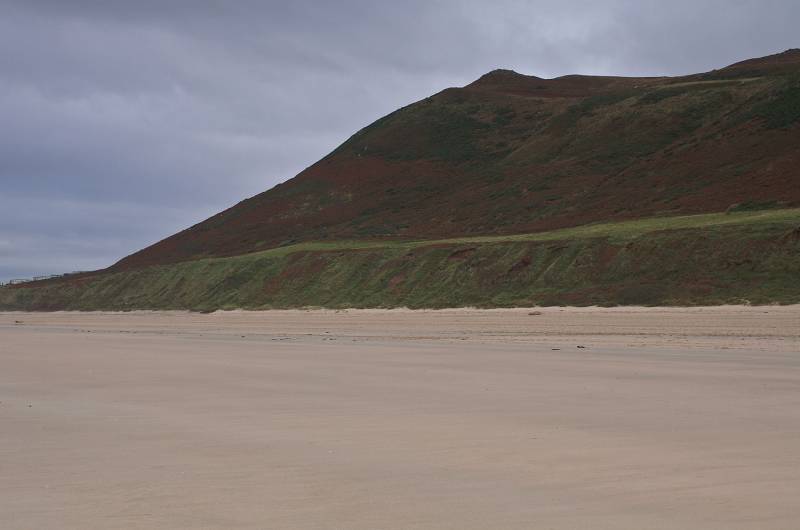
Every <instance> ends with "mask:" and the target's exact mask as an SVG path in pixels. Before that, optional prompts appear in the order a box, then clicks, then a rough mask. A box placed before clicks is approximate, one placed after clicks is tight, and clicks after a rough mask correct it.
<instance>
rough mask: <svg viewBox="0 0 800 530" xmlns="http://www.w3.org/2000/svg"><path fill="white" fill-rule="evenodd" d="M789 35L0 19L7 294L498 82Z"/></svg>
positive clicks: (58, 12)
mask: <svg viewBox="0 0 800 530" xmlns="http://www.w3.org/2000/svg"><path fill="white" fill-rule="evenodd" d="M798 27H800V2H798V1H797V0H775V1H769V0H760V1H757V0H752V1H750V0H719V1H713V0H710V1H703V0H692V1H688V0H687V1H682V0H672V1H670V2H664V1H661V0H659V1H647V0H636V1H633V0H631V1H606V2H604V1H601V0H594V1H586V2H583V1H569V0H561V1H558V2H555V1H547V2H545V1H528V2H524V1H508V2H501V1H492V2H489V1H482V2H478V1H475V2H473V1H468V0H467V1H464V0H462V1H435V0H429V1H393V2H389V1H386V2H382V1H363V2H362V1H334V0H319V1H292V2H286V1H285V0H284V1H280V2H278V1H269V0H265V1H259V2H257V1H245V0H237V1H233V0H220V1H203V0H193V1H188V0H187V1H169V0H137V1H127V0H126V1H113V0H94V1H90V0H86V1H81V0H51V1H46V0H22V1H18V2H17V1H8V0H0V281H2V280H8V279H10V278H16V277H30V276H33V275H39V274H48V273H57V272H64V271H71V270H85V269H96V268H101V267H105V266H107V265H110V264H111V263H113V262H114V261H116V260H117V259H119V258H121V257H122V256H124V255H127V254H129V253H131V252H132V251H135V250H138V249H140V248H142V247H145V246H147V245H149V244H151V243H154V242H155V241H158V240H159V239H162V238H164V237H166V236H168V235H170V234H172V233H174V232H176V231H178V230H180V229H182V228H185V227H187V226H190V225H192V224H194V223H196V222H198V221H201V220H203V219H204V218H206V217H208V216H209V215H211V214H213V213H216V212H217V211H219V210H221V209H223V208H226V207H228V206H230V205H232V204H234V203H236V202H238V201H239V200H241V199H243V198H245V197H248V196H251V195H254V194H256V193H259V192H261V191H263V190H265V189H268V188H270V187H272V186H274V185H275V184H277V183H278V182H281V181H283V180H286V179H288V178H291V177H292V176H294V175H295V174H297V173H298V172H299V171H300V170H302V169H303V168H304V167H306V166H308V165H310V164H312V163H314V162H315V161H316V160H318V159H319V158H321V157H322V156H324V155H325V154H326V153H328V152H329V151H331V150H332V149H333V148H334V147H335V146H336V145H338V144H339V143H341V142H342V141H344V140H345V139H347V137H348V136H350V135H351V134H352V133H354V132H355V131H356V130H358V129H359V128H361V127H363V126H365V125H367V124H369V123H370V122H372V121H373V120H375V119H377V118H379V117H380V116H382V115H384V114H387V113H388V112H391V111H392V110H394V109H396V108H397V107H400V106H402V105H405V104H408V103H410V102H412V101H415V100H418V99H421V98H423V97H425V96H428V95H430V94H432V93H435V92H438V91H439V90H441V89H443V88H446V87H448V86H461V85H464V84H466V83H468V82H470V81H472V80H474V79H475V78H477V77H479V76H480V75H481V74H483V73H485V72H487V71H489V70H493V69H495V68H510V69H514V70H516V71H518V72H521V73H525V74H532V75H538V76H541V77H554V76H559V75H564V74H570V73H585V74H619V75H663V74H667V75H674V74H684V73H694V72H698V71H706V70H710V69H713V68H716V67H721V66H724V65H727V64H729V63H732V62H735V61H738V60H741V59H745V58H750V57H756V56H762V55H767V54H771V53H776V52H780V51H783V50H784V49H787V48H792V47H798V46H800V36H798Z"/></svg>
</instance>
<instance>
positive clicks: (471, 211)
mask: <svg viewBox="0 0 800 530" xmlns="http://www.w3.org/2000/svg"><path fill="white" fill-rule="evenodd" d="M798 207H800V50H787V51H786V52H783V53H780V54H776V55H773V56H769V57H764V58H759V59H751V60H747V61H743V62H740V63H736V64H734V65H731V66H728V67H725V68H722V69H719V70H714V71H711V72H706V73H701V74H694V75H689V76H682V77H649V78H625V77H601V76H580V75H571V76H564V77H560V78H555V79H542V78H538V77H534V76H526V75H522V74H518V73H516V72H513V71H511V70H495V71H492V72H490V73H488V74H486V75H484V76H483V77H481V78H480V79H478V80H477V81H475V82H473V83H471V84H469V85H467V86H465V87H462V88H448V89H445V90H443V91H442V92H439V93H438V94H435V95H433V96H431V97H429V98H426V99H424V100H422V101H418V102H416V103H413V104H411V105H409V106H407V107H404V108H401V109H399V110H397V111H395V112H393V113H391V114H389V115H388V116H385V117H383V118H381V119H379V120H377V121H376V122H374V123H373V124H371V125H369V126H367V127H365V128H364V129H362V130H361V131H358V132H357V133H356V134H354V135H353V136H352V137H351V138H349V139H348V140H347V141H345V142H344V143H343V144H342V145H341V146H339V147H338V148H337V149H335V150H334V151H333V152H332V153H330V154H329V155H328V156H326V157H325V158H323V159H322V160H320V161H319V162H317V163H315V164H313V165H312V166H310V167H309V168H308V169H306V170H305V171H303V172H301V173H300V174H299V175H297V176H296V177H294V178H292V179H290V180H288V181H286V182H284V183H282V184H280V185H278V186H276V187H274V188H272V189H270V190H268V191H265V192H264V193H261V194H259V195H256V196H254V197H251V198H249V199H246V200H244V201H242V202H240V203H239V204H237V205H235V206H233V207H231V208H229V209H227V210H225V211H223V212H221V213H219V214H217V215H215V216H213V217H211V218H209V219H207V220H206V221H203V222H201V223H199V224H197V225H195V226H192V227H190V228H188V229H186V230H184V231H182V232H179V233H177V234H175V235H173V236H171V237H169V238H167V239H165V240H163V241H160V242H158V243H156V244H154V245H152V246H150V247H148V248H145V249H143V250H141V251H139V252H136V253H134V254H132V255H130V256H128V257H126V258H124V259H122V260H121V261H119V262H118V263H116V264H115V265H113V266H112V267H110V268H109V269H106V270H104V271H98V272H96V273H92V274H89V275H85V276H82V277H78V278H67V279H65V280H62V281H51V282H45V283H35V282H34V283H29V284H24V285H22V286H18V287H14V288H4V289H0V308H6V309H8V308H34V309H61V308H74V309H127V308H155V307H170V308H191V309H212V308H220V307H295V306H303V305H317V306H330V307H345V306H350V305H353V306H396V305H408V306H412V307H444V306H451V305H480V306H492V305H525V304H531V303H575V304H590V303H600V304H615V303H648V304H656V303H674V304H683V303H691V304H702V303H709V304H711V303H727V302H733V301H736V300H740V301H741V300H747V301H759V302H780V303H788V302H792V301H800V299H798V295H797V287H796V284H798V283H800V281H798V280H800V275H798V271H797V267H798V265H797V263H798V256H797V236H796V234H797V232H796V229H797V227H798V224H800V221H799V220H798V217H797V213H796V212H797V211H798V210H797V208H798ZM748 211H753V212H760V213H748ZM723 212H729V213H728V214H724V213H723ZM698 215H699V217H696V216H698ZM704 215H705V217H704ZM775 216H777V217H775ZM781 216H783V217H781ZM778 217H780V220H778ZM686 219H692V220H693V221H691V222H690V224H691V226H685V225H683V224H682V223H686V222H688V221H685V220H686ZM742 219H749V220H748V222H739V221H740V220H742ZM712 220H714V221H713V222H712ZM720 220H723V221H724V222H720ZM629 223H633V224H629ZM660 223H661V224H660ZM663 223H666V225H663ZM659 226H660V228H658V227H659ZM598 227H617V228H615V229H613V230H611V232H612V233H613V234H617V235H613V234H611V233H610V234H611V235H608V234H607V235H602V234H600V235H598V234H597V233H595V232H593V231H596V230H598ZM619 227H628V229H631V227H638V228H636V230H634V232H635V233H630V234H628V235H627V236H625V237H624V238H620V237H618V236H619ZM646 227H649V228H646ZM645 228H646V229H645ZM602 230H604V229H601V231H602ZM637 230H638V231H637ZM787 234H788V235H787ZM622 240H624V241H625V242H624V244H623V243H622V242H621V241H622Z"/></svg>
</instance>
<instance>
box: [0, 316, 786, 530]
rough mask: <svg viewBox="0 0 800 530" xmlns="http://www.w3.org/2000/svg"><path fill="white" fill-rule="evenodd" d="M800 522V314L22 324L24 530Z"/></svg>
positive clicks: (3, 365) (17, 392)
mask: <svg viewBox="0 0 800 530" xmlns="http://www.w3.org/2000/svg"><path fill="white" fill-rule="evenodd" d="M799 527H800V306H782V307H781V306H768V307H766V306H765V307H733V306H729V307H714V308H610V309H601V308H557V307H556V308H534V309H502V310H473V309H455V310H443V311H409V310H347V311H329V310H314V311H305V310H294V311H265V312H244V311H234V312H218V313H212V314H193V313H182V312H164V313H160V312H131V313H36V314H33V313H0V528H2V529H4V530H29V529H37V530H44V529H81V530H85V529H122V528H124V529H153V528H159V529H217V528H219V529H234V528H236V529H239V528H246V529H251V528H252V529H343V530H349V529H355V530H358V529H365V530H366V529H369V530H378V529H454V530H455V529H459V530H462V529H530V528H537V529H557V530H561V529H569V530H575V529H592V530H595V529H615V530H620V529H623V530H624V529H636V530H645V529H647V530H657V529H725V530H732V529H759V530H763V529H781V530H785V529H790V528H799Z"/></svg>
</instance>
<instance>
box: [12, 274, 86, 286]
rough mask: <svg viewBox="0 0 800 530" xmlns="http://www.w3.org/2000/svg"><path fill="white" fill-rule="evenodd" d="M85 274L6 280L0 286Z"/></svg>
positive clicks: (48, 275) (47, 275)
mask: <svg viewBox="0 0 800 530" xmlns="http://www.w3.org/2000/svg"><path fill="white" fill-rule="evenodd" d="M85 272H88V271H72V272H65V273H64V274H45V275H43V276H34V277H33V278H14V279H12V280H8V281H7V282H1V281H0V286H3V285H19V284H21V283H28V282H38V281H40V280H52V279H53V278H64V277H65V276H74V275H76V274H83V273H85Z"/></svg>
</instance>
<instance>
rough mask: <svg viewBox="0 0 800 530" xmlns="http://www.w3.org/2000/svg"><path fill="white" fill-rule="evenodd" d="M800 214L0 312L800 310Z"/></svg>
mask: <svg viewBox="0 0 800 530" xmlns="http://www.w3.org/2000/svg"><path fill="white" fill-rule="evenodd" d="M798 279H800V210H796V209H795V210H772V211H757V212H739V213H731V214H708V215H697V216H683V217H665V218H650V219H642V220H638V221H629V222H621V223H604V224H595V225H588V226H582V227H577V228H571V229H564V230H556V231H550V232H544V233H536V234H521V235H513V236H486V237H471V238H457V239H448V240H439V241H403V242H399V241H388V242H387V241H341V242H308V243H301V244H297V245H291V246H285V247H281V248H276V249H271V250H268V251H264V252H257V253H252V254H246V255H241V256H236V257H230V258H211V259H203V260H195V261H187V262H182V263H177V264H170V265H158V266H152V267H148V268H144V269H138V270H131V271H122V272H115V273H105V274H100V275H97V276H94V277H88V278H83V279H80V280H72V281H68V282H51V283H41V284H39V285H35V284H33V285H31V286H28V287H16V288H9V287H6V288H0V309H6V310H9V309H25V310H37V309H50V310H52V309H81V310H115V309H154V308H162V309H193V310H213V309H223V308H237V307H243V308H273V307H276V308H277V307H303V306H324V307H335V308H338V307H396V306H409V307H452V306H465V305H474V306H515V305H516V306H524V305H536V304H543V305H552V304H576V305H588V304H601V305H612V304H719V303H746V302H751V303H771V302H777V303H796V302H800V281H798Z"/></svg>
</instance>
